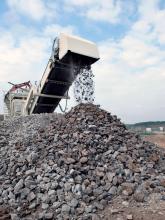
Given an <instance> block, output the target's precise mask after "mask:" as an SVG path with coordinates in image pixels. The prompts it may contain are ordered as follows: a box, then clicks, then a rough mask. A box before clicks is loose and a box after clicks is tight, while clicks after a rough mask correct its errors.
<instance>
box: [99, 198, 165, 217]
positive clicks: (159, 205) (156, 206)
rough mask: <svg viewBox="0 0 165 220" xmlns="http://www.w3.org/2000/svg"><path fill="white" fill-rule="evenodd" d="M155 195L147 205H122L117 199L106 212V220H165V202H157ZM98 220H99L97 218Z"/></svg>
mask: <svg viewBox="0 0 165 220" xmlns="http://www.w3.org/2000/svg"><path fill="white" fill-rule="evenodd" d="M155 197H157V196H155V195H153V196H152V198H151V200H150V201H149V203H147V204H144V203H143V204H137V203H136V204H131V203H129V204H121V202H120V200H119V198H118V199H116V201H114V202H113V203H112V205H110V206H109V207H108V208H107V209H106V210H105V211H104V217H103V218H102V219H105V220H129V219H130V220H165V201H160V200H157V199H156V198H155ZM96 220H97V218H96Z"/></svg>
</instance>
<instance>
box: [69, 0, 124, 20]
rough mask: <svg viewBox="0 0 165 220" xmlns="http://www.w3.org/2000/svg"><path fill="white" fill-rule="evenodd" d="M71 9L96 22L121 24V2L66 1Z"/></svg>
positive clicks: (96, 0)
mask: <svg viewBox="0 0 165 220" xmlns="http://www.w3.org/2000/svg"><path fill="white" fill-rule="evenodd" d="M65 3H66V6H67V7H68V8H69V9H72V10H75V11H80V14H81V15H83V16H85V17H87V18H88V19H91V20H95V21H107V22H110V23H117V22H119V20H120V19H119V16H120V14H121V13H122V4H121V1H120V0H102V1H100V0H79V1H76V0H70V1H67V0H65Z"/></svg>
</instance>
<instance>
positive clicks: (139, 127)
mask: <svg viewBox="0 0 165 220" xmlns="http://www.w3.org/2000/svg"><path fill="white" fill-rule="evenodd" d="M160 127H164V128H165V121H147V122H139V123H135V124H127V128H128V129H131V130H135V131H145V130H146V128H151V129H152V130H153V131H159V128H160Z"/></svg>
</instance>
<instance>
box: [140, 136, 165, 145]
mask: <svg viewBox="0 0 165 220" xmlns="http://www.w3.org/2000/svg"><path fill="white" fill-rule="evenodd" d="M144 139H145V140H146V141H150V142H152V143H155V144H157V145H158V146H160V147H164V148H165V134H151V135H145V136H144Z"/></svg>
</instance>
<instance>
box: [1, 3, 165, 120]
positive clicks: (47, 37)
mask: <svg viewBox="0 0 165 220" xmlns="http://www.w3.org/2000/svg"><path fill="white" fill-rule="evenodd" d="M164 21H165V1H164V0H102V1H100V0H56V1H55V0H6V1H5V0H4V1H0V69H1V71H0V100H1V101H0V112H2V111H3V103H2V97H3V91H5V90H7V89H8V88H9V86H8V85H7V82H8V81H12V82H15V83H19V82H24V81H27V80H29V79H30V80H31V81H32V82H34V81H36V80H40V78H41V76H42V74H43V70H44V68H45V66H46V63H47V61H48V59H49V56H50V52H51V44H52V41H53V39H54V38H55V37H56V36H57V35H58V34H59V33H60V32H66V33H69V34H74V35H78V36H80V37H83V38H87V39H89V40H91V41H94V42H95V43H97V45H98V48H99V51H100V58H101V59H100V61H99V62H98V63H96V64H94V65H93V71H94V73H95V90H96V91H95V97H96V99H95V102H96V104H101V106H102V107H103V108H105V109H107V110H109V111H111V112H112V113H113V114H117V115H118V116H119V117H120V118H121V119H122V120H123V121H124V122H127V123H132V122H138V121H148V120H165V113H164V112H165V104H164V97H165V89H164V87H165V86H164V82H165V62H164V61H165V50H164V49H165V22H164ZM71 96H72V93H71ZM74 104H75V103H74V100H73V99H71V101H70V104H69V106H70V107H71V106H73V105H74Z"/></svg>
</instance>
